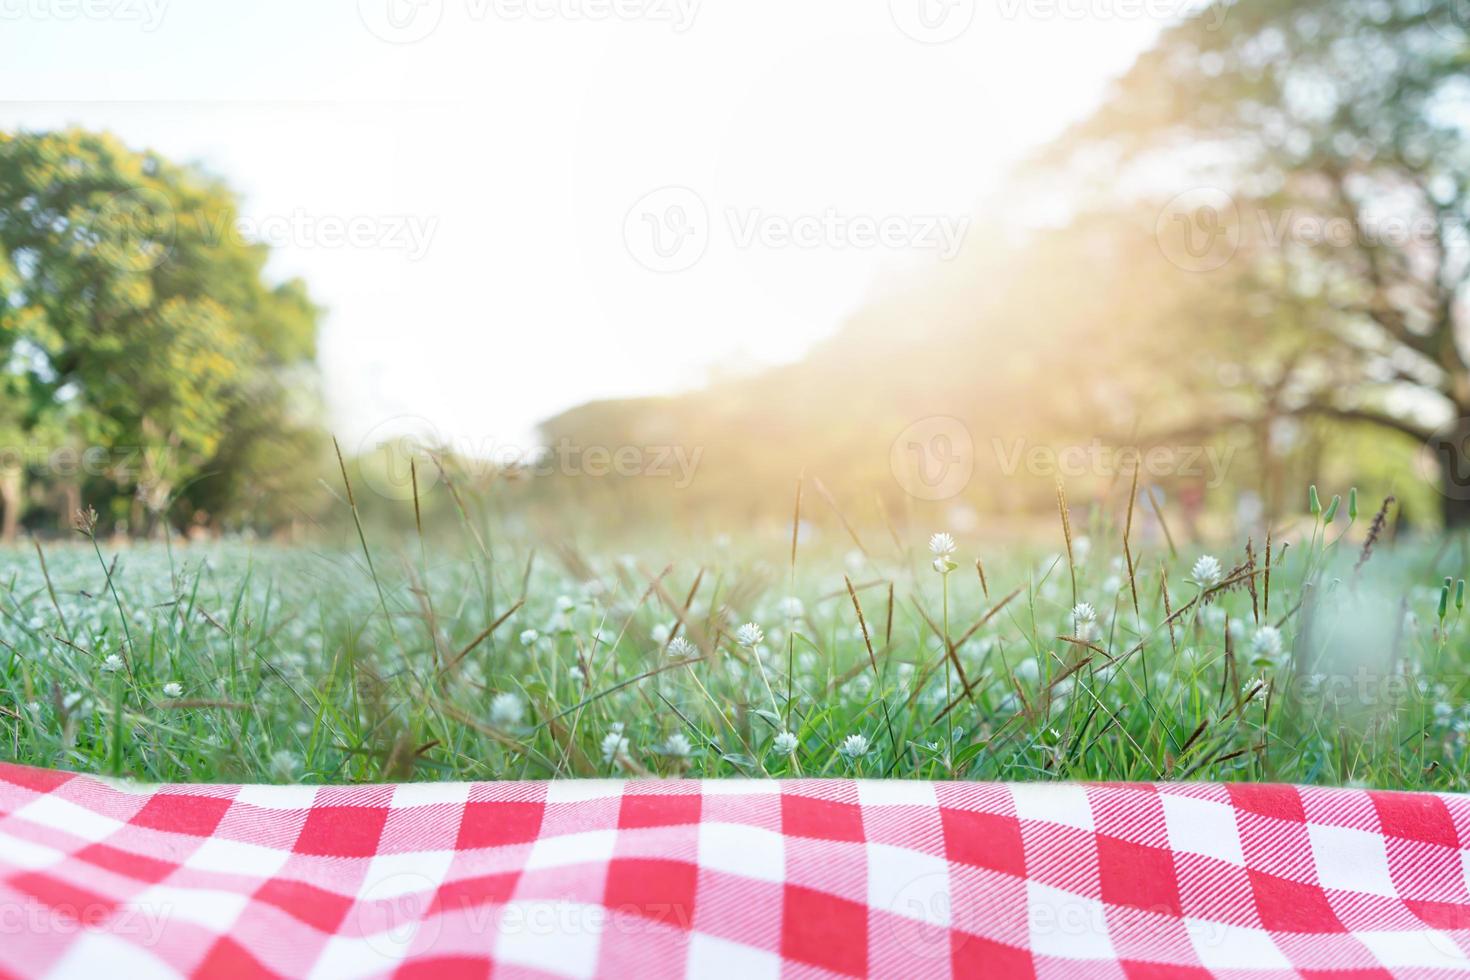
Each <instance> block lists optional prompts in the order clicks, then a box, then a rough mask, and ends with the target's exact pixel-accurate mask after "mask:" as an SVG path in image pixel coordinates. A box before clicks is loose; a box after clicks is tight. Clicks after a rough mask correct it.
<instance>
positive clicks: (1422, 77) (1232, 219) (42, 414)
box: [0, 0, 1470, 535]
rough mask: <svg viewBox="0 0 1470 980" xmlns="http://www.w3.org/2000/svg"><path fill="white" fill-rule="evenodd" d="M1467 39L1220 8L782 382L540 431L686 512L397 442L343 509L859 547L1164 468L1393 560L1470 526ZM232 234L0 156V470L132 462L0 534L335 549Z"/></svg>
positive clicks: (1410, 18) (60, 483)
mask: <svg viewBox="0 0 1470 980" xmlns="http://www.w3.org/2000/svg"><path fill="white" fill-rule="evenodd" d="M1467 28H1470V23H1467V15H1466V9H1465V6H1464V4H1463V2H1458V3H1457V2H1452V0H1331V2H1328V0H1293V2H1285V0H1237V2H1234V3H1227V4H1215V5H1213V6H1211V7H1208V8H1206V9H1204V10H1202V11H1200V12H1199V13H1198V14H1197V15H1195V16H1192V17H1190V18H1188V19H1185V20H1184V21H1182V22H1180V23H1178V24H1177V25H1175V26H1173V27H1171V28H1168V29H1166V30H1165V31H1164V32H1163V34H1162V35H1161V37H1160V40H1159V41H1158V43H1157V45H1156V46H1155V47H1154V48H1153V49H1152V50H1151V51H1149V52H1148V53H1146V54H1145V55H1144V56H1143V57H1141V58H1140V59H1139V60H1138V61H1137V63H1136V64H1135V65H1134V66H1133V67H1132V69H1131V70H1129V71H1128V72H1127V73H1126V74H1125V75H1124V76H1123V77H1122V78H1120V79H1119V80H1118V82H1117V83H1116V84H1115V86H1114V87H1113V89H1112V91H1111V92H1109V93H1108V95H1107V97H1106V98H1105V99H1104V100H1103V101H1102V104H1101V106H1100V108H1099V109H1098V110H1097V111H1096V112H1095V113H1094V114H1092V115H1091V116H1090V117H1089V118H1087V119H1085V120H1083V121H1082V122H1080V123H1078V124H1077V125H1075V126H1074V127H1072V128H1071V129H1070V130H1069V131H1068V132H1066V133H1065V134H1064V135H1063V136H1062V137H1061V138H1060V139H1058V140H1057V141H1055V142H1054V143H1053V144H1052V145H1050V146H1048V147H1046V148H1045V149H1044V150H1042V151H1041V152H1039V153H1037V154H1036V155H1035V156H1034V157H1033V158H1032V159H1031V160H1029V161H1028V162H1027V163H1026V165H1025V166H1024V167H1022V168H1020V169H1019V170H1018V172H1017V173H1016V174H1015V175H1014V180H1013V185H1014V186H1013V191H1012V193H1010V194H1008V195H1007V197H1008V199H1009V200H1010V203H1011V209H1012V211H1013V213H1011V214H1008V215H1005V216H1000V215H997V216H990V215H986V214H981V215H978V216H977V217H976V220H975V223H974V224H973V225H972V227H971V230H970V234H969V239H968V242H967V245H966V248H965V249H964V251H963V252H962V253H961V254H960V256H959V257H957V258H956V259H954V260H953V261H950V262H947V263H944V264H942V265H941V266H938V267H936V268H934V269H932V270H930V271H928V272H926V273H925V274H923V275H917V276H915V277H913V278H912V279H910V280H909V281H908V282H907V283H906V284H905V285H904V286H903V287H901V288H896V289H890V290H889V291H887V292H886V293H884V294H883V295H881V296H878V297H876V298H875V299H874V300H873V301H872V302H871V303H870V304H869V305H868V306H867V307H866V308H865V309H863V310H861V311H859V312H858V313H857V314H855V315H854V316H852V317H851V318H850V320H849V321H848V322H847V323H845V324H844V325H843V326H842V327H841V329H840V330H839V331H837V332H836V334H835V335H834V336H833V337H832V338H831V339H829V340H828V341H826V342H825V343H822V344H821V345H819V346H818V347H816V348H815V349H813V350H812V351H811V352H810V353H809V354H808V355H807V356H806V357H804V358H803V359H802V360H800V361H799V362H797V363H793V364H788V365H783V366H780V367H776V368H772V369H768V370H761V371H757V372H750V373H745V374H743V375H736V376H727V377H722V378H719V379H717V380H714V381H712V382H711V383H710V384H708V385H707V386H705V387H703V388H701V389H699V390H696V391H692V392H689V393H687V394H684V395H679V396H675V397H658V398H642V399H625V400H618V401H607V402H596V403H591V404H586V405H582V406H580V407H577V408H574V409H572V410H570V411H567V412H565V413H563V414H561V415H559V416H557V417H555V418H553V419H550V420H548V421H547V422H546V423H545V425H544V427H543V436H544V441H545V443H546V445H548V446H552V447H555V446H557V445H572V446H577V447H589V446H598V447H607V448H609V449H615V448H617V447H624V446H633V447H667V446H679V447H684V448H685V450H686V452H688V453H697V454H698V455H697V469H696V471H695V475H694V478H693V479H692V481H690V482H688V483H687V485H683V484H682V483H681V482H680V481H678V480H676V479H672V478H668V477H656V478H650V477H649V476H647V475H643V476H623V477H617V476H607V477H601V478H596V479H588V478H585V477H573V476H571V475H570V474H568V473H567V472H565V468H561V469H559V468H558V467H556V466H551V467H549V468H547V469H548V470H549V472H547V473H545V474H543V475H534V476H531V475H528V470H527V469H526V468H517V467H514V466H511V467H504V466H498V465H487V464H486V463H485V462H484V461H478V460H471V459H464V458H456V457H455V456H454V453H453V452H452V451H451V449H450V447H435V446H432V445H413V444H410V442H409V441H408V440H410V439H411V437H406V439H403V440H395V441H394V442H392V443H389V444H384V445H382V446H377V447H373V446H367V447H344V448H346V449H348V450H349V451H348V453H347V455H348V457H350V458H349V459H348V465H347V467H346V470H347V473H348V475H349V477H350V478H354V479H355V480H356V481H357V482H358V484H359V486H361V487H366V488H368V490H376V491H378V492H376V493H371V492H362V493H360V494H359V496H360V497H361V498H362V500H361V501H360V502H361V503H362V506H363V509H364V510H365V511H367V512H368V513H370V514H371V515H373V516H375V517H377V518H379V519H383V520H395V521H399V522H404V523H408V524H411V523H412V522H413V521H414V520H415V514H414V511H413V508H412V507H411V506H409V507H405V506H403V504H404V502H405V501H406V500H407V499H409V497H410V496H411V488H409V487H408V486H407V484H406V482H405V477H406V472H407V468H406V459H407V458H412V459H413V460H414V462H415V465H416V472H415V475H416V476H418V477H419V478H420V490H421V491H422V493H423V501H422V504H423V506H422V508H421V511H420V514H419V519H426V520H428V521H429V522H431V523H435V522H441V521H442V522H453V521H456V520H459V519H460V518H459V517H457V516H456V515H457V513H458V512H459V511H461V510H462V509H463V508H464V507H465V506H466V505H465V503H464V501H463V499H461V500H458V501H456V499H455V496H456V495H455V494H452V493H447V492H445V491H444V490H443V489H442V487H443V486H444V485H445V484H448V483H452V484H453V485H454V486H455V488H456V489H458V490H460V491H462V492H463V495H464V497H466V498H468V497H474V498H476V499H481V498H483V499H487V500H489V501H491V503H490V504H489V506H492V507H497V508H502V509H504V510H505V512H506V513H519V514H521V515H522V516H523V518H524V519H532V520H534V519H542V518H538V517H536V516H535V515H537V514H544V515H553V514H568V513H574V514H579V515H582V516H584V517H590V518H591V519H594V520H597V521H600V522H602V523H605V524H606V523H617V524H627V525H630V526H631V525H633V524H635V523H636V522H640V521H645V520H647V519H649V518H657V519H668V518H679V519H681V520H684V521H691V522H694V524H695V525H696V526H698V525H699V524H700V523H704V524H707V525H709V526H711V527H713V526H725V527H729V526H739V523H740V522H752V521H754V522H766V521H768V522H776V521H781V520H789V519H790V514H791V507H792V497H793V491H794V487H795V483H796V480H797V478H798V475H800V474H806V475H807V477H808V478H810V479H811V480H812V484H811V485H812V486H813V487H815V481H817V480H819V481H820V482H821V484H822V487H823V488H825V489H826V491H830V494H831V496H832V498H833V502H834V503H835V504H837V507H838V508H840V509H842V510H843V511H844V512H845V513H850V514H851V516H852V519H853V520H855V521H861V522H879V521H883V520H888V521H901V520H907V519H909V518H911V517H913V516H915V513H916V512H923V511H934V510H941V511H944V512H945V513H946V516H947V518H951V519H956V520H964V519H967V518H965V517H964V515H966V514H969V515H980V514H983V515H985V517H986V518H987V519H990V518H993V517H997V516H1000V517H1005V518H1007V519H1009V520H1010V521H1012V522H1014V524H1015V526H1017V527H1021V528H1024V527H1025V526H1026V519H1027V518H1028V516H1033V515H1034V516H1037V518H1038V519H1039V520H1048V521H1049V520H1050V518H1049V517H1048V516H1047V515H1049V514H1052V513H1054V507H1055V499H1054V493H1055V482H1056V478H1057V476H1058V475H1060V476H1062V477H1064V479H1065V482H1066V483H1067V488H1068V493H1069V494H1070V495H1071V496H1072V499H1073V501H1074V503H1075V502H1077V501H1087V500H1102V499H1105V498H1106V497H1107V496H1108V495H1110V494H1117V493H1122V492H1126V488H1127V486H1128V484H1129V480H1130V479H1131V464H1127V463H1126V462H1125V463H1120V462H1119V459H1120V457H1118V456H1117V455H1116V452H1115V454H1114V455H1113V456H1111V457H1108V458H1109V459H1111V460H1112V462H1111V463H1108V464H1107V465H1096V464H1092V465H1089V466H1087V467H1084V469H1083V471H1082V472H1080V473H1061V474H1058V473H1056V472H1054V471H1053V470H1051V469H1048V468H1046V467H1044V466H1038V465H1033V464H1032V463H1029V462H1027V461H1026V460H1027V459H1029V457H1027V456H1025V455H1024V454H1025V453H1026V452H1027V451H1029V450H1031V449H1035V448H1038V447H1041V448H1048V449H1050V450H1062V449H1066V448H1067V447H1073V448H1074V449H1083V450H1086V449H1088V448H1089V447H1104V448H1105V449H1111V450H1113V451H1116V450H1119V449H1123V448H1129V449H1136V450H1138V451H1140V452H1147V451H1149V450H1151V449H1163V450H1165V451H1167V452H1169V453H1172V454H1173V455H1172V456H1171V457H1170V458H1172V459H1175V460H1177V461H1179V462H1180V463H1181V465H1179V466H1178V467H1177V468H1175V469H1174V470H1172V471H1165V472H1159V473H1153V472H1150V473H1149V474H1148V475H1147V477H1146V479H1145V483H1147V484H1152V485H1155V486H1156V494H1157V498H1158V499H1159V500H1160V501H1161V503H1162V504H1163V506H1164V507H1166V508H1170V509H1174V510H1176V511H1177V512H1179V513H1180V514H1181V516H1182V517H1183V519H1184V520H1183V523H1184V524H1185V525H1186V526H1188V527H1190V528H1199V529H1201V532H1200V533H1206V534H1207V533H1210V532H1211V531H1212V530H1218V531H1220V532H1221V533H1224V532H1226V531H1233V530H1235V529H1237V528H1238V527H1240V526H1241V525H1248V526H1258V525H1259V524H1261V523H1264V522H1269V521H1270V520H1271V519H1272V518H1274V517H1276V516H1279V515H1281V514H1284V513H1287V512H1289V511H1296V510H1299V509H1300V493H1301V491H1300V488H1301V487H1302V486H1303V485H1304V484H1306V483H1309V482H1321V483H1324V484H1327V485H1332V486H1344V485H1347V484H1349V483H1354V482H1356V483H1361V484H1363V485H1364V486H1371V487H1375V488H1382V489H1383V491H1384V492H1385V493H1393V494H1394V495H1396V496H1397V497H1398V499H1399V501H1400V505H1401V510H1400V512H1399V513H1400V520H1403V521H1407V522H1409V523H1411V524H1414V525H1418V526H1423V527H1430V526H1440V525H1442V526H1451V527H1458V526H1464V525H1466V524H1470V453H1467V446H1470V356H1467V348H1466V338H1465V337H1464V334H1465V330H1466V320H1467V316H1470V311H1467V308H1466V283H1467V281H1470V235H1467V231H1470V72H1467V70H1466V69H1467V62H1470V42H1467V38H1470V30H1467ZM1002 137H1003V134H998V138H1002ZM916 179H919V178H918V177H917V176H916ZM1018 214H1019V215H1021V216H1023V218H1024V219H1025V220H1022V221H1016V220H1015V216H1016V215H1018ZM236 217H237V202H236V200H235V199H234V197H233V195H232V193H231V192H230V190H229V188H228V187H226V186H225V185H224V184H223V183H221V182H220V181H218V180H215V179H213V178H211V177H209V176H208V175H206V174H204V173H202V172H200V171H199V170H198V169H196V168H192V167H185V166H180V165H176V164H173V163H170V162H169V161H166V160H163V159H160V158H158V157H157V156H155V155H153V154H149V153H140V152H136V151H133V150H130V149H128V148H127V147H125V146H124V145H123V144H122V143H120V142H119V141H118V140H116V139H115V138H113V137H111V136H108V135H101V134H90V133H83V132H59V133H39V134H32V133H20V134H8V135H0V249H3V253H0V343H3V344H4V352H5V356H6V361H5V363H6V370H5V373H4V376H3V378H0V385H3V388H0V434H3V439H0V442H3V443H4V444H7V445H12V444H13V445H16V446H21V447H24V446H27V445H32V444H35V445H42V446H46V447H50V448H52V449H54V448H56V447H59V446H67V445H75V446H76V447H78V448H81V447H85V446H99V445H100V446H103V447H116V448H117V449H118V452H110V451H109V452H108V453H107V454H106V455H107V458H108V460H109V461H110V465H109V467H102V468H100V469H98V468H95V467H94V468H91V469H89V470H87V471H85V472H82V473H80V474H72V475H69V474H65V473H61V472H58V468H57V467H55V466H54V465H50V464H41V463H37V462H36V461H35V460H27V459H22V460H21V462H20V463H19V464H17V463H16V460H15V456H16V454H15V453H11V454H10V455H9V457H8V458H7V459H5V460H3V461H0V462H4V464H5V465H4V467H3V474H0V504H3V512H4V531H5V533H6V534H7V535H11V534H13V533H14V531H15V528H16V526H17V524H18V523H19V522H22V521H23V522H24V523H25V524H27V525H30V526H32V527H36V528H41V527H48V526H56V525H58V524H61V525H66V524H68V523H69V515H70V514H71V513H72V512H73V511H74V510H75V509H76V507H77V506H81V505H84V504H85V505H90V506H95V507H96V508H97V510H98V511H99V512H101V513H102V514H103V516H104V521H106V522H108V523H109V525H110V526H112V527H114V528H116V529H120V530H122V529H125V530H127V531H130V532H132V533H149V532H150V531H154V530H156V529H157V527H158V526H159V524H160V522H161V521H163V520H167V521H168V522H169V523H171V524H172V525H174V526H176V527H178V528H180V529H185V528H189V527H191V526H197V527H199V528H207V529H210V530H231V529H235V530H238V529H242V528H251V529H254V530H258V531H263V532H283V531H286V530H289V529H295V530H301V529H303V528H309V527H310V526H311V525H312V524H313V523H314V522H316V521H319V520H323V519H326V518H325V517H324V515H328V514H336V515H338V517H340V513H341V508H340V507H337V506H335V502H334V501H333V499H332V496H333V494H335V493H338V491H339V490H340V488H341V474H340V473H339V472H338V471H337V460H336V459H335V458H334V457H333V455H332V450H331V445H330V442H329V440H328V439H327V437H326V434H325V433H323V432H322V431H321V426H320V419H321V417H322V413H321V406H320V404H319V397H318V394H317V384H316V376H315V370H314V368H313V366H312V362H313V353H314V345H315V336H316V329H317V325H318V321H319V317H320V311H319V310H318V309H317V308H316V307H315V306H314V305H313V303H312V302H311V300H310V297H309V294H308V292H307V290H306V287H305V286H304V284H302V283H300V282H286V283H275V284H272V283H269V282H267V281H266V278H265V276H264V275H263V268H264V265H265V262H266V259H267V255H266V249H265V248H264V247H263V246H259V245H252V244H250V243H248V242H244V241H240V240H239V239H238V236H236V235H233V234H231V233H228V231H227V230H228V229H233V228H234V224H235V220H236ZM691 329H698V325H692V326H691ZM490 370H492V368H491V367H489V366H487V371H490ZM547 383H548V384H553V385H554V384H555V377H554V374H551V375H549V376H548V382H547ZM940 417H944V418H953V419H956V420H958V421H959V423H960V424H961V430H962V431H963V432H964V434H965V436H966V438H967V439H968V441H969V444H970V446H971V450H972V457H971V458H970V459H969V460H968V463H967V465H969V464H972V465H973V467H974V473H973V476H972V477H971V478H970V479H969V480H968V481H967V482H966V483H965V485H964V488H963V490H962V491H960V492H959V493H957V494H955V495H954V496H951V497H948V498H947V499H944V500H940V501H924V500H917V499H915V497H914V496H912V495H911V494H909V493H907V492H905V487H904V486H903V484H902V481H901V480H899V479H896V478H895V473H894V468H893V463H892V454H893V453H894V449H895V443H896V441H898V440H901V439H902V438H903V434H904V433H905V432H906V431H908V430H909V429H910V428H911V427H912V426H913V425H915V423H920V422H922V421H923V420H925V419H933V418H940ZM131 449H136V450H138V461H137V462H136V463H135V464H130V465H122V464H121V463H120V462H119V460H120V459H121V457H122V456H123V455H125V454H126V451H128V450H131ZM1196 454H1198V455H1196ZM1191 458H1192V459H1193V462H1191V463H1189V464H1188V465H1184V462H1185V461H1186V460H1189V459H1191ZM1125 459H1126V457H1125ZM1211 459H1213V460H1215V461H1216V463H1215V464H1211V463H1210V462H1209V460H1211ZM94 470H95V471H94ZM334 488H335V489H334ZM834 512H835V508H834ZM957 514H958V515H960V516H959V517H955V515H957ZM544 519H551V518H550V517H546V518H544ZM968 519H975V517H973V516H972V517H971V518H968Z"/></svg>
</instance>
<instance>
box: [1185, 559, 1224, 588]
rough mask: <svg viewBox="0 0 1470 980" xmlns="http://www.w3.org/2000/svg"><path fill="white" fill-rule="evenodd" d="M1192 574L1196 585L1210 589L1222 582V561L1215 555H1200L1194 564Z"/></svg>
mask: <svg viewBox="0 0 1470 980" xmlns="http://www.w3.org/2000/svg"><path fill="white" fill-rule="evenodd" d="M1191 574H1192V575H1193V576H1194V581H1195V583H1196V584H1198V585H1199V586H1200V587H1202V588H1206V589H1207V588H1209V587H1210V586H1212V585H1214V584H1215V583H1216V582H1218V581H1220V576H1221V575H1222V574H1223V572H1222V570H1221V568H1220V559H1218V558H1216V557H1215V556H1214V555H1200V556H1199V560H1198V561H1196V562H1195V563H1194V569H1193V571H1192V572H1191Z"/></svg>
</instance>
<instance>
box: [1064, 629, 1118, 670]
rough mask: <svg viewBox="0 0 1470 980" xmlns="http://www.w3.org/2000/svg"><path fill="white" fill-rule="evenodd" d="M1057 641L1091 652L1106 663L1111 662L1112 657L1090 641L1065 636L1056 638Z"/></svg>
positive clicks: (1078, 637)
mask: <svg viewBox="0 0 1470 980" xmlns="http://www.w3.org/2000/svg"><path fill="white" fill-rule="evenodd" d="M1057 639H1058V640H1060V641H1062V642H1063V643H1070V644H1072V645H1073V646H1079V647H1082V648H1084V649H1087V650H1091V651H1092V652H1093V653H1095V654H1097V655H1098V656H1100V657H1102V658H1103V659H1104V660H1106V661H1107V662H1108V663H1112V662H1113V657H1112V655H1111V654H1110V653H1108V652H1107V651H1106V650H1104V649H1103V648H1102V647H1100V646H1098V645H1097V644H1096V643H1093V642H1092V641H1091V640H1084V639H1082V637H1080V636H1067V635H1065V634H1061V635H1059V636H1057Z"/></svg>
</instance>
